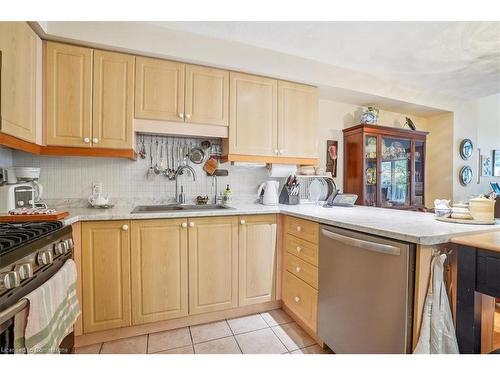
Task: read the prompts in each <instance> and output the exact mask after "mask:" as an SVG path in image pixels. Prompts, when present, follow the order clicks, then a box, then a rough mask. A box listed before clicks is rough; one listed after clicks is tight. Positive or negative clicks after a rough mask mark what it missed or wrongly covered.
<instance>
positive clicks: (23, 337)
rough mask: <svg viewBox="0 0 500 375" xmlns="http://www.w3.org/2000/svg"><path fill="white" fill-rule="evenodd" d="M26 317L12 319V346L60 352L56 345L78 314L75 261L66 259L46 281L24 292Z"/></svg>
mask: <svg viewBox="0 0 500 375" xmlns="http://www.w3.org/2000/svg"><path fill="white" fill-rule="evenodd" d="M24 298H26V299H27V300H28V301H29V310H28V309H25V310H24V311H27V316H26V313H25V312H23V311H22V312H20V313H19V314H17V315H16V317H15V318H14V347H15V350H16V352H17V353H21V352H26V353H54V354H55V353H59V344H60V343H61V341H62V340H63V339H64V338H65V337H66V336H67V335H68V334H69V333H70V332H71V331H73V324H74V323H75V321H76V318H77V317H78V315H80V305H79V303H78V299H77V297H76V264H75V262H74V261H73V260H72V259H68V260H67V261H66V263H64V265H63V266H62V267H61V269H60V270H59V271H57V273H56V274H55V275H54V276H52V277H51V278H50V279H49V280H48V281H47V282H45V284H43V285H42V286H40V287H39V288H37V289H35V290H34V291H33V292H31V293H30V294H28V295H26V296H25V297H24Z"/></svg>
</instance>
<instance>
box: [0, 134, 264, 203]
mask: <svg viewBox="0 0 500 375" xmlns="http://www.w3.org/2000/svg"><path fill="white" fill-rule="evenodd" d="M144 138H145V148H146V152H147V156H146V158H145V159H141V158H140V157H138V158H137V160H136V161H132V160H127V159H118V158H96V157H92V158H90V157H49V156H36V155H31V154H28V153H24V152H21V151H13V152H12V159H13V165H14V166H23V167H40V168H41V173H40V183H41V184H42V185H43V186H44V195H43V199H44V200H45V201H46V202H47V203H48V204H49V205H50V206H58V205H62V206H68V205H69V206H73V207H84V206H86V205H87V198H88V196H89V195H90V194H91V191H92V184H93V183H96V182H101V183H103V191H104V194H105V195H107V196H109V197H110V198H111V200H112V203H114V204H115V205H117V206H124V205H127V206H128V205H134V204H139V203H141V204H148V203H172V202H174V201H175V181H171V180H169V179H168V178H166V177H164V176H162V175H157V176H155V177H154V179H153V180H148V179H147V178H146V173H147V170H148V168H149V166H150V155H149V150H150V142H151V141H152V142H153V163H155V162H156V152H155V147H154V146H155V144H156V140H159V142H160V143H161V142H167V137H151V136H145V137H144ZM168 140H169V141H171V142H174V143H175V142H180V143H182V144H184V143H186V142H187V143H188V144H190V146H191V147H194V146H198V145H199V143H200V141H201V140H199V139H185V138H173V137H169V138H168ZM217 142H218V140H216V141H215V143H217ZM140 146H141V137H140V136H139V137H138V145H137V147H138V149H139V148H140ZM0 157H2V150H0ZM189 165H190V166H191V167H193V168H194V170H195V171H196V181H193V179H192V177H191V176H190V175H188V174H187V173H185V174H184V175H182V176H179V181H178V183H179V186H180V185H183V186H184V192H185V194H186V202H194V201H195V198H196V196H198V195H208V196H209V197H210V198H211V199H212V198H213V196H214V185H213V177H211V176H207V175H206V173H205V171H203V164H193V163H191V162H190V163H189ZM219 168H223V169H227V170H228V171H229V176H227V177H218V191H219V192H221V191H223V190H224V188H225V187H226V185H227V184H229V185H230V187H231V190H232V191H233V199H234V200H235V201H239V202H253V201H254V200H255V199H256V195H257V188H258V186H259V184H260V183H261V182H263V181H265V180H267V179H268V178H269V175H268V172H267V169H266V168H265V167H263V166H261V167H246V166H232V165H230V163H225V164H221V165H220V166H219Z"/></svg>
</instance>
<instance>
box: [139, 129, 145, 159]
mask: <svg viewBox="0 0 500 375" xmlns="http://www.w3.org/2000/svg"><path fill="white" fill-rule="evenodd" d="M139 156H140V158H141V159H146V145H145V144H144V136H143V135H142V136H141V148H140V150H139Z"/></svg>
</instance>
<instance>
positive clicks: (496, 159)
mask: <svg viewBox="0 0 500 375" xmlns="http://www.w3.org/2000/svg"><path fill="white" fill-rule="evenodd" d="M492 166H493V176H495V177H500V150H493V161H492Z"/></svg>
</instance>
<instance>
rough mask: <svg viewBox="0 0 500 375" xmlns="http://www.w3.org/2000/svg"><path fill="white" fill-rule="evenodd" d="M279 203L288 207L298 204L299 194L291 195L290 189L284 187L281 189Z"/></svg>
mask: <svg viewBox="0 0 500 375" xmlns="http://www.w3.org/2000/svg"><path fill="white" fill-rule="evenodd" d="M279 202H280V203H281V204H289V205H295V204H299V203H300V196H299V194H294V195H292V194H291V190H290V188H289V187H288V186H286V185H285V186H283V189H281V193H280V197H279Z"/></svg>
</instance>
